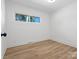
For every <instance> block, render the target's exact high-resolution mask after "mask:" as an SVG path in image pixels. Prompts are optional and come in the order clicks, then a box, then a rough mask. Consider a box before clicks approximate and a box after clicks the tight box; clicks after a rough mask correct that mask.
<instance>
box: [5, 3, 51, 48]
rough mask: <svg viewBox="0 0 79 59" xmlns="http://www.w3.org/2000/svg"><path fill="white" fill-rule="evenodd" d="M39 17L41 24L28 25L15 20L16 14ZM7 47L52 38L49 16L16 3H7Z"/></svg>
mask: <svg viewBox="0 0 79 59" xmlns="http://www.w3.org/2000/svg"><path fill="white" fill-rule="evenodd" d="M16 13H21V14H25V15H31V16H39V17H40V21H41V22H40V23H26V22H18V21H16V20H15V14H16ZM6 17H7V18H6V19H7V33H8V36H7V40H8V45H7V47H8V48H9V47H14V46H18V45H23V44H27V43H29V42H37V41H41V40H46V39H49V38H50V32H49V30H50V28H49V15H48V14H46V13H44V12H41V11H37V10H34V9H31V8H28V7H26V6H22V5H20V4H16V3H14V2H7V16H6Z"/></svg>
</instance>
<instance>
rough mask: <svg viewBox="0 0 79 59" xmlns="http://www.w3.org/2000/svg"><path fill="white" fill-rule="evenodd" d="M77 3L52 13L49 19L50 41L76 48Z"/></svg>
mask: <svg viewBox="0 0 79 59" xmlns="http://www.w3.org/2000/svg"><path fill="white" fill-rule="evenodd" d="M76 4H77V3H76V2H74V3H72V4H70V5H68V6H66V7H64V8H62V9H60V10H58V11H56V12H54V13H52V17H51V25H52V32H51V34H52V39H53V40H55V41H58V42H62V43H64V44H68V45H70V46H73V47H77V45H76V44H77V5H76Z"/></svg>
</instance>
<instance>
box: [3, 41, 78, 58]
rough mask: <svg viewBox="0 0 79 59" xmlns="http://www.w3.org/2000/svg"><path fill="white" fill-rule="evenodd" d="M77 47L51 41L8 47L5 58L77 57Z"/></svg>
mask: <svg viewBox="0 0 79 59" xmlns="http://www.w3.org/2000/svg"><path fill="white" fill-rule="evenodd" d="M76 51H77V49H76V48H73V47H70V46H67V45H64V44H61V43H58V42H55V41H51V40H46V41H41V42H37V43H34V44H28V45H27V44H26V45H22V46H17V47H12V48H8V49H7V51H6V54H5V56H4V59H77V56H76V54H77V53H76Z"/></svg>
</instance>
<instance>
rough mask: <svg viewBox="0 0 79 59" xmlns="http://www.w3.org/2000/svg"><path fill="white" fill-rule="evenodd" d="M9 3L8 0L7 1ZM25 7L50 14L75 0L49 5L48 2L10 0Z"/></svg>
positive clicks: (41, 0)
mask: <svg viewBox="0 0 79 59" xmlns="http://www.w3.org/2000/svg"><path fill="white" fill-rule="evenodd" d="M8 1H9V0H8ZM10 1H14V2H17V3H20V4H24V5H26V6H29V7H32V8H36V9H39V10H42V11H46V12H51V11H55V10H58V9H60V8H62V7H64V6H67V5H69V4H71V3H73V2H76V1H77V0H56V1H55V2H54V3H49V2H48V0H10Z"/></svg>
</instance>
